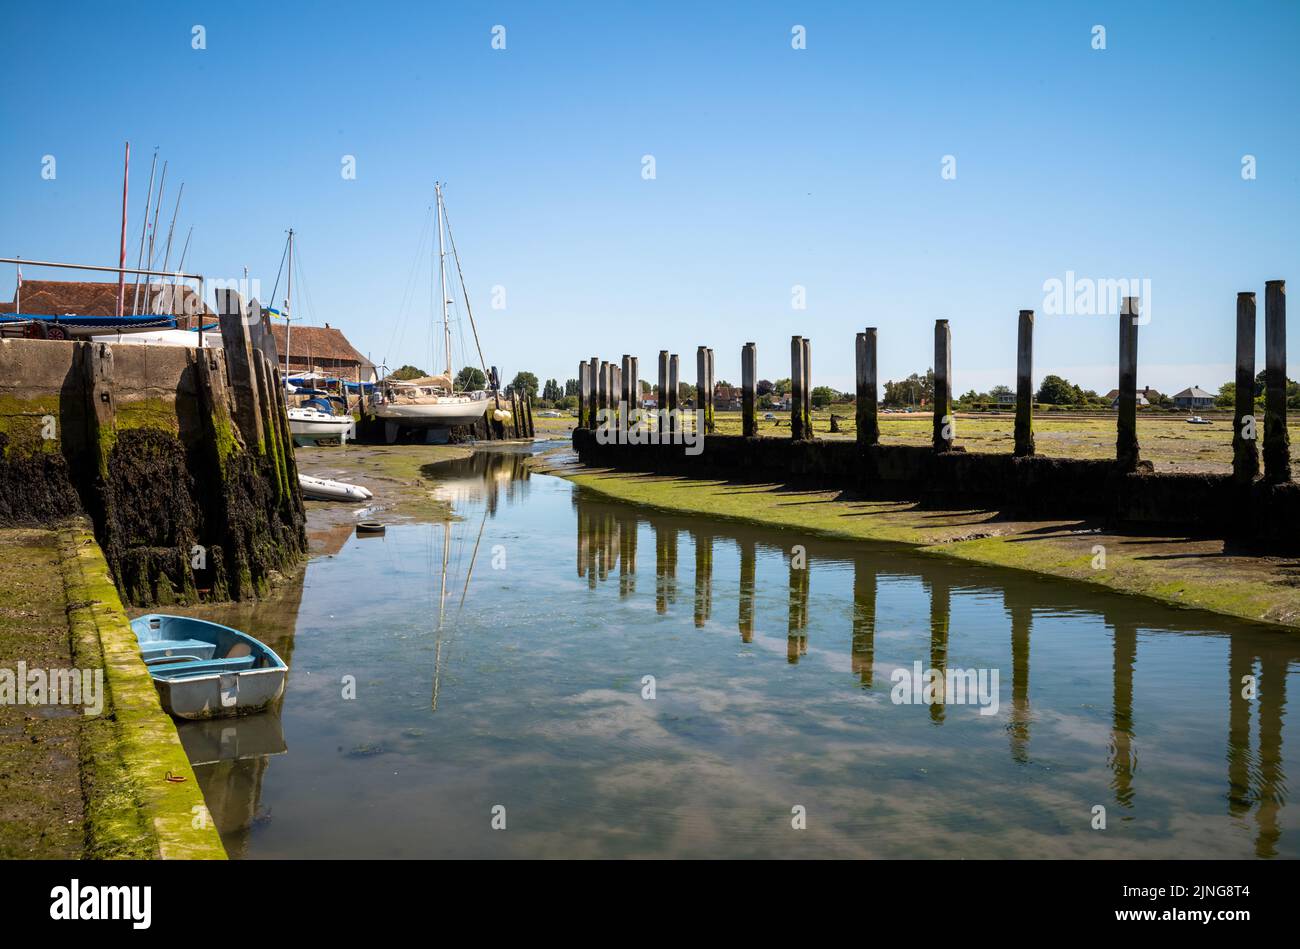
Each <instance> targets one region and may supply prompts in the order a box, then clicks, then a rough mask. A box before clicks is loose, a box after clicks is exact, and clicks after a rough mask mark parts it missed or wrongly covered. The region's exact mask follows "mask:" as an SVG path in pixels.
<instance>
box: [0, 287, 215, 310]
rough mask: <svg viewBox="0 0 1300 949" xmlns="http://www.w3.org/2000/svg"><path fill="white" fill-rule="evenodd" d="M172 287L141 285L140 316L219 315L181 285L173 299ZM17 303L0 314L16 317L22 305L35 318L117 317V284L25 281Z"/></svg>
mask: <svg viewBox="0 0 1300 949" xmlns="http://www.w3.org/2000/svg"><path fill="white" fill-rule="evenodd" d="M132 281H133V278H131V277H128V278H127V283H126V312H127V314H130V313H131V311H132V308H133V306H134V304H135V300H136V293H135V284H134V283H133V282H132ZM174 292H175V288H174V287H173V286H172V285H171V284H162V285H154V286H148V285H146V284H144V283H141V284H140V303H139V307H138V308H137V312H140V313H152V312H160V313H167V314H169V315H170V314H176V315H184V314H186V313H187V312H189V313H202V314H203V315H204V316H205V317H215V316H216V314H215V313H213V312H212V310H211V309H209V308H208V306H207V305H206V304H203V303H201V301H200V300H199V297H198V294H197V293H196V292H195V291H194V289H193V288H191V287H188V286H184V285H182V286H181V288H180V291H179V292H180V299H179V300H176V299H174V298H173V293H174ZM14 296H15V299H14V300H10V301H8V302H0V313H16V312H18V305H19V304H21V305H22V312H23V313H31V314H33V315H35V316H116V315H117V281H116V280H115V281H113V282H112V283H98V282H92V281H84V280H24V281H23V285H22V287H21V289H19V290H18V291H16V292H15V294H14Z"/></svg>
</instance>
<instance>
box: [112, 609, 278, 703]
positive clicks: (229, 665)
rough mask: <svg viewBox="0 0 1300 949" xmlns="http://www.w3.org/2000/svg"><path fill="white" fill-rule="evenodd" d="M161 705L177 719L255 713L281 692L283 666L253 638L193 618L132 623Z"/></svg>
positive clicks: (155, 616)
mask: <svg viewBox="0 0 1300 949" xmlns="http://www.w3.org/2000/svg"><path fill="white" fill-rule="evenodd" d="M131 630H132V632H134V633H135V636H136V639H137V640H139V642H140V652H141V653H142V654H143V656H144V662H145V665H146V666H148V667H149V674H150V675H151V676H153V684H154V685H155V686H156V687H157V689H158V695H159V697H160V698H161V699H162V705H163V708H165V709H166V710H167V711H168V712H169V713H171V714H172V715H175V716H176V717H177V718H189V719H201V718H223V717H226V716H230V715H245V714H247V713H249V712H260V711H261V710H262V709H264V708H266V706H267V705H269V704H270V703H272V702H274V701H275V700H276V699H278V698H279V697H280V695H281V694H282V693H283V692H284V679H285V674H286V673H287V672H288V666H286V665H285V664H284V660H283V659H281V658H280V657H279V656H277V655H276V654H275V652H274V651H273V650H271V649H270V647H268V646H266V645H264V644H262V643H260V642H258V641H257V640H256V639H254V638H253V637H252V636H249V635H248V634H246V633H241V632H239V631H238V630H235V629H231V628H230V627H228V626H221V625H219V624H217V623H209V622H208V621H207V620H201V619H195V618H194V617H192V616H167V615H164V614H161V613H150V614H149V615H147V616H141V617H139V618H138V619H134V620H132V621H131Z"/></svg>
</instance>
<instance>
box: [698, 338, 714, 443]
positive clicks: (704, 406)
mask: <svg viewBox="0 0 1300 949" xmlns="http://www.w3.org/2000/svg"><path fill="white" fill-rule="evenodd" d="M695 409H696V411H697V412H699V413H703V414H697V415H696V416H695V417H696V418H697V419H703V420H704V424H703V426H701V431H704V432H707V431H708V430H709V418H710V417H711V416H712V414H713V413H712V412H711V410H710V409H709V350H708V347H706V346H698V347H696V349H695Z"/></svg>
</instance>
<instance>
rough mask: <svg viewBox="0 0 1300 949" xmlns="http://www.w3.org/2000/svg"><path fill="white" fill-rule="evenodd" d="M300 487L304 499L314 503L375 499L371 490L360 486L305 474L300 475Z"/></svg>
mask: <svg viewBox="0 0 1300 949" xmlns="http://www.w3.org/2000/svg"><path fill="white" fill-rule="evenodd" d="M298 487H300V488H302V494H303V497H305V498H307V499H309V500H312V501H369V500H370V499H371V498H373V497H374V494H372V493H371V491H370V489H369V488H363V487H362V486H361V485H359V484H348V483H347V482H346V481H331V480H330V479H329V478H313V477H312V476H311V475H305V474H300V475H298Z"/></svg>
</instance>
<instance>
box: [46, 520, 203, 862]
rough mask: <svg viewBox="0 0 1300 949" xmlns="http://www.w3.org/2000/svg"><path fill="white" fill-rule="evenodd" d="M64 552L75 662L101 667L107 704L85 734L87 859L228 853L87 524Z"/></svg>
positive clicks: (72, 532)
mask: <svg viewBox="0 0 1300 949" xmlns="http://www.w3.org/2000/svg"><path fill="white" fill-rule="evenodd" d="M60 557H61V559H60V561H59V569H60V573H61V575H62V578H63V585H64V591H65V593H64V596H65V599H66V602H67V615H68V625H69V628H70V630H71V633H72V643H73V649H74V651H75V654H76V658H77V662H78V664H79V665H81V666H83V667H93V666H94V665H95V664H101V665H102V667H103V669H104V687H105V693H106V698H105V707H104V711H103V713H102V714H101V715H100V716H98V717H96V718H94V719H93V720H90V721H88V722H87V724H86V725H85V726H84V727H83V731H82V742H81V762H82V769H83V770H82V783H83V793H84V799H85V810H86V856H88V857H91V858H96V859H104V858H162V859H175V858H182V859H224V858H225V856H226V852H225V849H224V848H223V847H222V844H221V838H220V837H219V835H218V834H217V830H216V826H215V824H214V823H213V821H212V820H211V817H210V816H209V815H208V811H207V805H206V804H205V803H204V800H203V794H202V792H201V791H200V789H199V785H198V782H197V781H196V779H195V777H194V772H193V770H192V769H191V767H190V763H189V759H188V758H187V757H186V755H185V750H184V748H183V747H182V746H181V743H180V738H179V736H178V735H177V733H176V725H175V723H174V722H173V721H172V719H171V718H170V716H168V715H167V713H166V712H164V711H163V708H162V705H161V703H160V702H159V699H158V692H157V690H156V689H155V687H154V684H153V680H152V678H150V676H149V671H148V669H147V668H146V667H145V664H144V660H143V659H142V658H141V656H140V649H139V646H138V645H137V643H136V639H135V635H134V633H132V632H131V626H130V621H129V620H128V619H127V615H126V611H125V610H124V609H123V607H122V602H121V600H120V599H119V597H118V594H117V589H116V588H115V587H114V586H113V581H112V578H111V577H110V575H109V570H108V563H107V562H106V561H105V559H104V556H103V554H102V553H101V552H100V550H99V548H98V546H97V545H96V544H95V541H94V536H93V534H92V533H91V531H90V527H89V525H88V524H86V523H85V522H84V521H80V522H78V523H76V524H74V525H73V526H70V527H68V528H66V529H64V530H63V531H62V532H61V537H60Z"/></svg>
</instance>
